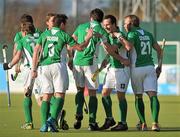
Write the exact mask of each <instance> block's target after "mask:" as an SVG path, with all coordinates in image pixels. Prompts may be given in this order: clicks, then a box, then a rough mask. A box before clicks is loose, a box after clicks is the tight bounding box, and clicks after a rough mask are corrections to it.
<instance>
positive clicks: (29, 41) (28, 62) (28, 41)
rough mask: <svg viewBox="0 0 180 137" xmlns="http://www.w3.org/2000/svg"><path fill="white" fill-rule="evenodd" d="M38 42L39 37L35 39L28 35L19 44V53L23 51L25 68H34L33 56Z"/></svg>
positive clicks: (17, 48)
mask: <svg viewBox="0 0 180 137" xmlns="http://www.w3.org/2000/svg"><path fill="white" fill-rule="evenodd" d="M36 42H37V37H34V36H33V35H31V34H28V35H26V36H25V37H23V38H22V39H21V40H19V41H18V42H17V47H16V50H17V51H23V53H24V57H25V61H24V65H25V66H30V67H31V66H32V56H33V50H34V47H35V45H36Z"/></svg>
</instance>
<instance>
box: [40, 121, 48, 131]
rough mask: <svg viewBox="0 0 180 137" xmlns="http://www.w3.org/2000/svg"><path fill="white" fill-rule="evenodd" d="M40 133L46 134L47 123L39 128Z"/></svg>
mask: <svg viewBox="0 0 180 137" xmlns="http://www.w3.org/2000/svg"><path fill="white" fill-rule="evenodd" d="M40 132H48V125H47V123H46V124H44V125H43V126H42V127H41V128H40Z"/></svg>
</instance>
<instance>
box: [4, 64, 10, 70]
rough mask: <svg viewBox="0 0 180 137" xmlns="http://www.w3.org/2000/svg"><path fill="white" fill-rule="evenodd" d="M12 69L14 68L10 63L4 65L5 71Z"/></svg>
mask: <svg viewBox="0 0 180 137" xmlns="http://www.w3.org/2000/svg"><path fill="white" fill-rule="evenodd" d="M11 68H12V66H11V64H10V63H4V64H3V69H4V70H8V69H11Z"/></svg>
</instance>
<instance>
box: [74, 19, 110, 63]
mask: <svg viewBox="0 0 180 137" xmlns="http://www.w3.org/2000/svg"><path fill="white" fill-rule="evenodd" d="M89 28H93V31H94V32H98V33H100V34H102V35H103V36H105V37H107V38H108V33H107V32H106V30H104V28H102V26H101V24H100V23H99V22H97V21H92V22H87V23H84V24H81V25H79V26H78V27H77V29H76V30H75V32H74V35H75V36H76V37H77V38H78V39H77V42H78V43H82V42H84V40H85V36H86V34H87V30H88V29H89ZM99 41H100V38H97V37H94V36H93V37H92V38H91V39H90V41H89V44H88V46H87V47H86V48H85V49H84V50H83V51H75V56H74V61H73V62H74V65H78V66H90V65H92V64H93V57H94V54H95V51H96V45H97V44H98V43H99Z"/></svg>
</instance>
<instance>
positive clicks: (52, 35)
mask: <svg viewBox="0 0 180 137" xmlns="http://www.w3.org/2000/svg"><path fill="white" fill-rule="evenodd" d="M53 22H54V24H53V28H52V29H51V30H48V31H45V32H44V33H42V35H41V36H40V38H39V39H38V42H37V45H36V47H35V50H34V54H33V67H32V77H33V78H35V77H36V76H37V71H36V64H37V62H38V60H39V59H38V55H39V53H41V52H42V57H41V58H40V65H41V72H40V73H39V75H40V77H41V79H42V80H43V85H42V92H43V101H42V104H41V122H42V123H41V128H40V132H47V131H48V128H50V131H52V132H57V131H58V130H57V127H56V119H57V116H58V114H59V112H60V111H61V110H62V108H63V104H64V98H65V92H66V85H67V84H68V82H67V79H68V78H67V74H65V73H66V72H67V71H66V70H65V69H66V67H64V65H63V64H62V63H61V58H60V54H61V51H62V48H63V46H64V45H65V44H68V45H70V46H71V49H76V50H83V49H84V48H85V46H87V45H88V43H89V40H90V38H91V37H92V35H93V31H92V29H89V30H88V33H87V35H86V36H87V37H86V39H85V41H84V42H83V43H81V44H77V43H76V42H75V41H74V39H73V38H72V37H71V36H69V35H68V34H67V33H65V32H64V31H62V30H61V29H60V25H61V18H60V16H59V15H55V17H54V19H53ZM53 95H54V96H55V99H54V101H53V104H52V105H51V106H50V103H49V102H50V99H51V97H52V96H53ZM50 107H51V108H50ZM49 109H52V111H51V116H50V117H49V118H48V114H49Z"/></svg>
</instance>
